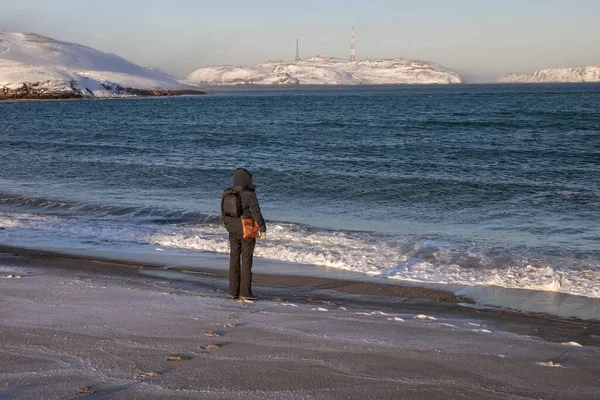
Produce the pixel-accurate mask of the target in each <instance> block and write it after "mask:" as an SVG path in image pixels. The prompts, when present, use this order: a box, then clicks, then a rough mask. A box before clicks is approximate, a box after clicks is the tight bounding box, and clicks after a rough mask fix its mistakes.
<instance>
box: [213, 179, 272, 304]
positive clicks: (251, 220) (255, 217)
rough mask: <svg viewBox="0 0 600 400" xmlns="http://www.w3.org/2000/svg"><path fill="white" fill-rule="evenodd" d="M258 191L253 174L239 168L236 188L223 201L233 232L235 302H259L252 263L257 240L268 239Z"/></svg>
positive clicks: (232, 295)
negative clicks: (253, 286) (254, 291)
mask: <svg viewBox="0 0 600 400" xmlns="http://www.w3.org/2000/svg"><path fill="white" fill-rule="evenodd" d="M255 190H256V186H254V185H253V184H252V174H251V173H250V172H248V171H247V170H245V169H244V168H238V169H236V170H235V172H234V173H233V187H232V188H229V189H227V190H225V191H224V192H223V196H222V198H221V217H222V219H223V224H225V229H227V232H229V248H230V260H229V296H228V297H229V298H232V299H237V298H241V299H243V300H254V299H256V297H254V295H253V294H252V260H253V257H254V247H255V245H256V238H257V237H258V238H260V239H264V238H266V235H267V225H266V224H265V220H264V219H263V216H262V213H261V212H260V206H259V204H258V199H257V198H256V192H255ZM240 261H241V265H240Z"/></svg>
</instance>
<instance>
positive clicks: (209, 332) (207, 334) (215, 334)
mask: <svg viewBox="0 0 600 400" xmlns="http://www.w3.org/2000/svg"><path fill="white" fill-rule="evenodd" d="M204 336H208V337H219V336H221V334H220V333H218V332H212V331H208V332H204Z"/></svg>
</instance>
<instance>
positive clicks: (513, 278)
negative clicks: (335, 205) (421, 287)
mask: <svg viewBox="0 0 600 400" xmlns="http://www.w3.org/2000/svg"><path fill="white" fill-rule="evenodd" d="M0 228H5V229H3V230H0V240H2V238H5V239H6V240H9V239H11V238H12V237H13V236H14V233H15V230H22V231H23V230H28V231H30V232H35V234H36V235H44V234H45V235H47V236H48V238H49V240H51V238H52V237H53V236H54V234H55V233H61V234H64V235H70V237H71V238H72V240H73V241H79V242H86V241H89V242H94V243H96V244H98V245H105V246H107V247H109V248H110V247H111V246H115V245H122V244H123V243H137V244H142V245H150V246H152V247H151V249H152V252H155V251H158V250H159V249H160V250H163V249H182V250H185V251H197V252H212V253H221V254H226V253H228V252H229V243H228V240H227V235H226V233H225V231H224V229H223V227H222V226H221V225H219V224H199V225H156V224H135V223H121V222H119V221H107V220H81V219H75V218H63V217H57V216H50V215H35V214H27V213H2V212H0ZM23 234H24V235H26V234H27V233H23ZM6 240H5V242H6ZM429 245H430V243H424V242H421V243H419V242H416V243H411V242H409V241H405V242H402V241H396V242H394V241H390V240H387V241H385V240H381V238H380V237H376V236H374V235H370V234H368V233H350V232H337V231H327V230H314V229H308V228H304V227H301V226H298V225H294V224H281V223H280V224H276V223H272V224H270V225H269V236H268V239H267V240H265V241H261V242H260V245H259V246H257V248H256V253H255V254H256V255H257V256H258V257H262V258H265V259H271V260H277V261H285V262H294V263H301V264H312V265H318V266H325V267H330V268H337V269H342V270H346V271H353V272H359V273H364V274H368V275H371V276H379V277H382V278H388V279H397V280H404V281H410V282H418V283H434V284H455V285H464V286H496V287H503V288H511V289H529V290H541V291H552V292H557V293H565V294H571V295H578V296H586V297H590V298H600V284H598V282H600V266H594V265H591V266H588V267H585V266H583V267H580V268H569V267H562V266H560V265H553V266H549V265H532V263H531V264H527V263H524V264H523V265H519V263H520V262H519V261H518V260H515V261H514V263H513V265H511V264H510V263H509V264H507V265H505V266H502V267H497V266H496V267H495V268H486V267H485V263H484V262H482V263H481V264H482V265H483V266H480V267H477V268H469V267H464V266H461V265H460V261H458V262H457V261H456V260H455V259H452V257H450V256H449V253H448V251H447V250H444V249H435V250H434V251H432V252H431V253H430V254H429V256H428V257H423V256H422V253H424V252H426V251H427V246H429ZM468 256H469V257H472V258H475V257H480V259H481V260H484V261H485V257H484V256H483V255H477V254H474V255H468ZM424 258H425V259H426V260H427V261H425V260H424Z"/></svg>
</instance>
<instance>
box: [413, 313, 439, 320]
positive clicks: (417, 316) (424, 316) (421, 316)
mask: <svg viewBox="0 0 600 400" xmlns="http://www.w3.org/2000/svg"><path fill="white" fill-rule="evenodd" d="M415 318H416V319H430V320H432V321H437V318H435V317H431V316H429V315H425V314H419V315H416V316H415Z"/></svg>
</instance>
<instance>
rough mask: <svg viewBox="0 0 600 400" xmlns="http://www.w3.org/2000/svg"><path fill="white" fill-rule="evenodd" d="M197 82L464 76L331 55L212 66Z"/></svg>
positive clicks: (424, 80)
mask: <svg viewBox="0 0 600 400" xmlns="http://www.w3.org/2000/svg"><path fill="white" fill-rule="evenodd" d="M187 80H188V82H190V83H195V84H217V85H235V84H258V85H260V84H262V85H277V84H294V85H296V84H302V85H378V84H456V83H463V81H462V79H461V77H460V76H459V75H458V74H457V73H455V72H453V71H450V70H448V69H447V68H444V67H442V66H441V65H438V64H434V63H429V62H425V61H412V60H406V59H388V60H361V61H347V60H341V59H338V58H329V57H311V58H308V59H304V60H300V61H296V62H285V61H270V62H266V63H263V64H259V65H256V66H253V67H234V66H212V67H202V68H199V69H197V70H196V71H194V72H192V73H191V74H190V75H189V76H188V78H187Z"/></svg>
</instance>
